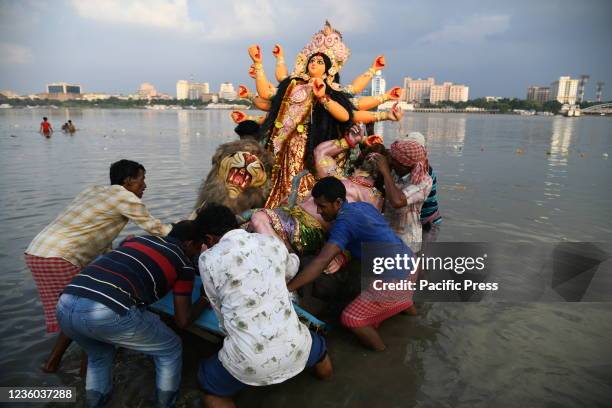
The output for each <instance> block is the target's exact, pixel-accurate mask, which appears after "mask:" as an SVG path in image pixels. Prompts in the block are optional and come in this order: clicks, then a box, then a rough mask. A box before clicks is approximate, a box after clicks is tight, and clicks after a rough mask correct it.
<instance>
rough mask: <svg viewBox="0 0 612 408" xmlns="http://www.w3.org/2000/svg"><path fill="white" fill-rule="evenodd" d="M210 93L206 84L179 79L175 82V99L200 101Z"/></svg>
mask: <svg viewBox="0 0 612 408" xmlns="http://www.w3.org/2000/svg"><path fill="white" fill-rule="evenodd" d="M208 93H210V85H209V84H208V82H192V81H187V80H185V79H181V80H179V81H177V82H176V99H202V97H203V96H204V95H206V94H208Z"/></svg>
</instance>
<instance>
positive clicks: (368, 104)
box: [231, 44, 401, 124]
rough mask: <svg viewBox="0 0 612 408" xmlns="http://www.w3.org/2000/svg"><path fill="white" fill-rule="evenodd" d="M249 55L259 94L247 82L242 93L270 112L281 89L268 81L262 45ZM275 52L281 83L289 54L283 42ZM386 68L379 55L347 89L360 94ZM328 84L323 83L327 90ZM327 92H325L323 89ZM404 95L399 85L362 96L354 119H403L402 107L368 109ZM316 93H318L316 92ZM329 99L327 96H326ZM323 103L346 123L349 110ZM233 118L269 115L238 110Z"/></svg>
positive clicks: (285, 75)
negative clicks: (381, 91)
mask: <svg viewBox="0 0 612 408" xmlns="http://www.w3.org/2000/svg"><path fill="white" fill-rule="evenodd" d="M248 51H249V56H250V57H251V59H252V60H253V64H252V65H251V67H250V69H249V76H251V78H253V79H255V88H256V91H257V94H253V93H251V91H250V90H249V89H248V88H247V87H246V86H244V85H240V87H239V91H238V95H239V96H240V97H241V98H243V99H248V100H249V101H251V102H252V103H253V105H255V107H257V108H258V109H260V110H262V111H264V112H267V111H269V110H270V106H271V103H270V100H271V99H272V98H273V97H274V95H275V94H276V91H277V89H276V88H275V87H274V86H273V85H272V84H271V83H270V82H269V81H268V79H267V77H266V74H265V72H264V70H263V65H262V55H261V48H260V47H259V46H258V45H253V46H251V47H249V49H248ZM272 54H273V55H274V57H275V58H276V68H275V72H274V74H275V78H276V80H277V81H278V82H280V81H282V80H284V79H285V78H287V75H288V70H287V65H286V64H285V56H284V51H283V49H282V47H281V46H280V45H279V44H276V45H275V46H274V49H273V51H272ZM384 67H385V57H384V56H382V55H380V56H378V57H376V59H375V60H374V62H373V63H372V66H371V67H370V68H368V70H367V71H366V72H364V73H363V74H361V75H359V76H358V77H357V78H355V79H354V80H353V82H352V83H351V84H350V85H348V87H347V91H348V92H350V93H353V94H358V93H360V92H361V91H362V90H363V89H364V88H365V87H366V86H367V85H368V83H369V82H370V81H371V80H372V77H373V76H374V74H375V72H376V71H377V70H381V69H383V68H384ZM324 86H325V84H323V90H324V89H325V88H324ZM323 93H324V92H323ZM400 94H401V89H400V88H399V87H394V88H392V89H391V90H389V91H388V92H387V93H385V94H383V95H379V96H362V97H360V98H355V99H353V103H354V105H355V107H356V108H357V110H355V111H353V113H354V114H353V120H354V121H355V122H360V123H372V122H377V121H381V120H394V121H396V120H399V119H400V118H401V116H400V115H398V111H399V110H398V109H396V108H395V107H394V109H393V110H392V111H391V112H368V110H370V109H374V108H376V107H377V106H378V105H380V104H381V103H384V102H386V101H387V100H398V99H399V97H400ZM315 95H316V92H315ZM324 99H325V98H324ZM319 102H322V103H323V105H324V106H325V107H326V109H328V110H329V112H330V114H331V115H332V116H334V117H335V118H336V119H337V120H339V121H341V122H344V121H346V120H348V118H347V115H348V112H347V111H346V109H344V108H343V107H342V106H340V104H337V103H336V102H334V101H333V100H331V99H329V98H327V101H325V102H327V103H325V102H323V101H321V100H319ZM231 116H232V119H233V120H234V122H236V123H240V122H242V121H244V120H254V121H256V122H258V123H260V124H261V123H262V122H263V120H264V119H265V116H255V117H254V116H250V115H246V114H244V113H241V112H238V111H234V112H232V115H231Z"/></svg>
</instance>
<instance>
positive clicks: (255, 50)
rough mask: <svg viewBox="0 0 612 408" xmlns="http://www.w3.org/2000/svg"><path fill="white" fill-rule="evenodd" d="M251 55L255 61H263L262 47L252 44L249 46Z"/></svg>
mask: <svg viewBox="0 0 612 408" xmlns="http://www.w3.org/2000/svg"><path fill="white" fill-rule="evenodd" d="M249 56H250V57H251V59H252V60H253V62H256V63H257V62H261V47H259V45H251V46H250V47H249Z"/></svg>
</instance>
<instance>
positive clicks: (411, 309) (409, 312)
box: [400, 305, 419, 316]
mask: <svg viewBox="0 0 612 408" xmlns="http://www.w3.org/2000/svg"><path fill="white" fill-rule="evenodd" d="M400 313H401V314H403V315H408V316H418V314H419V312H418V310H417V308H416V306H415V305H412V306H410V307H409V308H408V309H406V310H402V311H401V312H400Z"/></svg>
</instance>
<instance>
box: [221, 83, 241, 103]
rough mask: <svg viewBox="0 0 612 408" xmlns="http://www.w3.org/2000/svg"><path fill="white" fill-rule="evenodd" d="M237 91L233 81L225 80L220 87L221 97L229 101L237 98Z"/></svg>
mask: <svg viewBox="0 0 612 408" xmlns="http://www.w3.org/2000/svg"><path fill="white" fill-rule="evenodd" d="M236 96H237V94H236V91H235V90H234V85H232V83H231V82H223V83H222V84H221V86H220V87H219V99H226V100H228V101H233V100H234V99H236Z"/></svg>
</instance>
